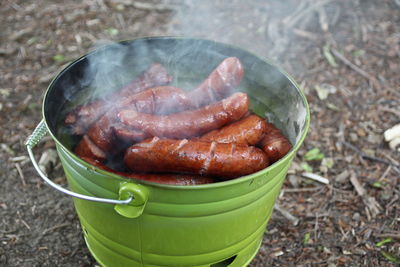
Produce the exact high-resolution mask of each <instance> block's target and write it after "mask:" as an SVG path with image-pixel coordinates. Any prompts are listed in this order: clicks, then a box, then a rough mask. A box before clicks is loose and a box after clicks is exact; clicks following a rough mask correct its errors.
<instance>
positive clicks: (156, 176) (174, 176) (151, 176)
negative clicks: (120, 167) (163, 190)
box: [82, 157, 214, 185]
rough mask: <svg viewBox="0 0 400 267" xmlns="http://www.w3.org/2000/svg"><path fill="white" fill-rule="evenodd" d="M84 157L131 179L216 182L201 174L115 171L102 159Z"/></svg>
mask: <svg viewBox="0 0 400 267" xmlns="http://www.w3.org/2000/svg"><path fill="white" fill-rule="evenodd" d="M82 159H83V160H84V161H86V162H88V163H90V164H92V165H93V166H96V167H98V168H100V169H102V170H105V171H108V172H112V173H115V174H118V175H120V176H124V177H127V178H131V179H138V180H143V181H149V182H153V183H159V184H169V185H198V184H210V183H213V182H214V179H212V178H209V177H204V176H199V175H197V176H196V175H184V174H164V173H162V174H143V173H128V172H118V171H115V170H113V169H111V168H109V167H107V166H106V165H104V164H103V163H102V162H101V161H99V160H97V159H94V158H91V157H82Z"/></svg>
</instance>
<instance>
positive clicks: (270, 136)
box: [258, 123, 292, 163]
mask: <svg viewBox="0 0 400 267" xmlns="http://www.w3.org/2000/svg"><path fill="white" fill-rule="evenodd" d="M258 146H259V147H260V148H261V149H262V150H263V151H264V152H265V153H266V154H267V156H268V158H269V160H270V162H271V163H274V162H276V161H278V160H279V159H281V158H282V157H283V156H285V155H286V154H287V153H288V152H289V150H290V149H291V148H292V145H291V144H290V142H289V140H288V139H287V138H286V137H285V136H284V135H283V134H282V133H281V131H280V130H279V129H278V128H276V127H275V126H274V125H273V124H272V123H267V130H266V131H265V136H264V137H263V139H261V141H260V142H259V144H258Z"/></svg>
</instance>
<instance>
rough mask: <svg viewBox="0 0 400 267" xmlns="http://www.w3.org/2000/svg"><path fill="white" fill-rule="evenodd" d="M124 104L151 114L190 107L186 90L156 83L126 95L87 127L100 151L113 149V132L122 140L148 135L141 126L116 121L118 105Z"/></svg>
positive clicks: (89, 134)
mask: <svg viewBox="0 0 400 267" xmlns="http://www.w3.org/2000/svg"><path fill="white" fill-rule="evenodd" d="M127 106H129V107H132V108H133V109H135V110H137V111H139V112H144V113H154V114H168V113H171V112H177V111H182V110H186V109H190V108H192V107H193V106H192V102H191V101H190V100H189V99H188V98H187V96H186V94H185V92H184V91H182V90H181V89H179V88H176V87H172V86H160V87H155V88H151V89H148V90H145V91H142V92H139V93H137V94H134V95H132V96H129V97H126V98H124V100H123V101H121V103H119V106H116V107H115V108H113V109H111V110H109V111H108V112H106V113H105V114H104V115H103V116H102V117H101V118H100V119H99V120H98V121H96V122H95V123H94V124H93V125H92V126H91V127H90V128H89V130H88V133H87V135H88V136H89V137H90V139H91V140H92V141H93V142H94V143H95V144H96V145H97V146H98V147H99V148H100V149H102V150H103V151H105V152H112V149H113V148H114V141H115V138H114V133H116V135H117V137H122V139H123V140H124V141H135V142H138V141H142V140H144V139H145V138H146V137H148V135H147V134H145V133H143V132H142V131H140V130H134V129H132V130H131V129H130V128H129V127H122V126H123V125H121V123H120V122H118V118H117V109H118V108H123V107H127Z"/></svg>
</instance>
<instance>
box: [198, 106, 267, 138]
mask: <svg viewBox="0 0 400 267" xmlns="http://www.w3.org/2000/svg"><path fill="white" fill-rule="evenodd" d="M266 129H267V124H266V122H265V120H264V119H263V118H261V117H259V116H257V115H254V114H253V115H250V116H247V117H245V118H243V119H241V120H240V121H236V122H233V123H231V124H229V125H227V126H225V127H223V128H221V129H218V130H214V131H211V132H208V133H206V134H204V135H203V136H201V137H200V138H199V140H200V141H205V142H212V141H215V142H217V143H236V144H243V145H255V144H257V143H258V142H259V141H260V140H261V138H262V137H263V136H264V132H265V131H266Z"/></svg>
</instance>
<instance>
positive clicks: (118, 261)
mask: <svg viewBox="0 0 400 267" xmlns="http://www.w3.org/2000/svg"><path fill="white" fill-rule="evenodd" d="M82 228H83V229H84V239H85V243H86V245H87V247H88V249H89V251H90V253H91V254H92V256H93V257H94V258H95V260H96V261H97V263H99V264H100V265H101V266H104V267H125V266H129V267H130V266H132V267H139V266H140V267H160V266H161V265H148V264H142V263H140V262H138V261H135V260H134V259H132V258H127V257H125V256H123V255H120V254H118V253H116V252H115V251H112V250H111V249H109V248H107V247H105V246H104V245H102V244H101V242H99V241H98V240H97V239H96V238H94V237H93V236H92V235H89V234H88V232H87V231H86V230H85V228H84V227H83V226H82ZM262 240H263V233H262V234H261V236H259V237H258V238H256V239H255V240H254V241H253V242H251V243H250V244H249V245H248V246H247V247H245V248H243V249H242V250H241V251H239V252H238V253H237V254H236V255H233V256H232V257H230V258H228V259H224V260H222V261H220V262H217V263H211V264H205V265H204V264H203V265H196V266H192V267H228V266H229V267H243V266H247V265H248V264H250V262H251V261H252V260H253V259H254V257H255V256H256V255H257V253H258V250H259V249H260V247H261V244H262ZM103 259H105V261H107V262H108V263H110V262H111V264H106V262H104V261H103Z"/></svg>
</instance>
